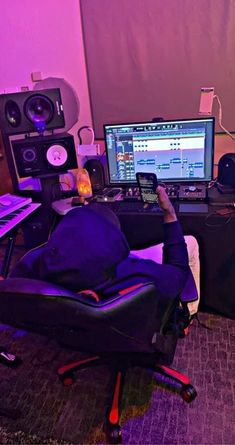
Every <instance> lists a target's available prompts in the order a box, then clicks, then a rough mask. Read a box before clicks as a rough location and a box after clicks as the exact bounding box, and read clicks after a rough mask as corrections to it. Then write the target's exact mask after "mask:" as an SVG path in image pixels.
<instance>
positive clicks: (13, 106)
mask: <svg viewBox="0 0 235 445" xmlns="http://www.w3.org/2000/svg"><path fill="white" fill-rule="evenodd" d="M5 117H6V120H7V122H8V123H9V124H10V125H11V126H12V127H14V128H16V127H19V125H20V123H21V113H20V109H19V107H18V105H17V103H16V102H15V101H14V100H8V101H7V102H6V104H5Z"/></svg>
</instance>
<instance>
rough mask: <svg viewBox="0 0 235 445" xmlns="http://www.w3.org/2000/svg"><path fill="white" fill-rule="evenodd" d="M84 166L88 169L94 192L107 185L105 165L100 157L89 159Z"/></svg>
mask: <svg viewBox="0 0 235 445" xmlns="http://www.w3.org/2000/svg"><path fill="white" fill-rule="evenodd" d="M83 167H84V168H85V169H86V170H87V171H88V174H89V177H90V181H91V187H92V191H93V193H99V192H100V191H101V190H103V188H104V185H105V175H104V167H103V165H102V163H101V161H99V160H98V159H89V160H88V161H86V162H85V164H84V165H83Z"/></svg>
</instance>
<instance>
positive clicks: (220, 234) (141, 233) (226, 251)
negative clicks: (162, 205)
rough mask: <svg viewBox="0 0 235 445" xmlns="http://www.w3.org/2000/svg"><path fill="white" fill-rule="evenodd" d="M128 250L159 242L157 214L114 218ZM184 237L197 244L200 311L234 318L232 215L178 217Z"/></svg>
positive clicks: (234, 235)
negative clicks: (122, 233)
mask: <svg viewBox="0 0 235 445" xmlns="http://www.w3.org/2000/svg"><path fill="white" fill-rule="evenodd" d="M118 216H119V219H120V222H121V227H122V230H123V232H124V233H125V235H126V237H127V239H128V242H129V244H130V247H131V249H134V248H135V249H138V248H139V249H142V248H144V247H148V246H151V245H154V244H156V243H158V242H161V241H162V217H161V216H160V215H146V214H144V215H138V218H137V216H136V215H133V214H125V215H124V214H120V215H118ZM178 219H179V221H180V222H181V225H182V228H183V232H184V234H185V235H193V236H195V238H196V239H197V241H198V244H199V252H200V264H201V278H200V288H201V301H200V309H202V310H206V309H208V310H210V309H211V310H214V311H216V312H218V313H220V314H222V315H225V316H227V317H230V318H235V212H233V214H232V215H230V216H219V215H216V214H215V207H212V206H211V207H209V212H208V213H207V214H205V213H194V214H191V213H181V214H178Z"/></svg>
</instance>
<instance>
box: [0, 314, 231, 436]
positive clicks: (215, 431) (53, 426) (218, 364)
mask: <svg viewBox="0 0 235 445" xmlns="http://www.w3.org/2000/svg"><path fill="white" fill-rule="evenodd" d="M199 319H200V320H201V322H203V323H205V324H206V325H207V326H208V327H209V328H210V330H209V329H206V328H204V327H202V326H201V325H200V324H198V322H197V321H194V323H193V325H192V326H191V328H190V333H189V335H188V336H187V337H186V338H185V339H183V340H179V341H178V345H177V350H176V354H175V358H174V363H173V366H174V367H175V368H176V369H178V370H179V371H181V372H184V373H186V374H188V375H189V376H190V378H191V381H192V384H193V385H194V386H195V388H196V390H197V392H198V397H197V398H196V399H195V400H194V401H193V402H192V403H191V404H187V403H186V402H184V401H183V400H182V399H181V397H180V396H179V394H178V393H177V388H172V389H170V388H169V385H167V384H166V383H167V382H165V381H163V380H161V381H158V379H156V375H153V374H152V373H151V372H148V371H147V370H143V369H139V368H134V369H131V370H129V371H128V373H127V376H126V384H125V387H124V403H123V410H122V416H121V426H122V433H123V443H124V444H146V445H147V444H152V445H154V444H156V445H160V444H168V445H183V444H195V445H198V444H202V445H207V444H211V445H212V444H213V445H229V444H234V443H235V435H234V418H235V416H234V398H235V397H234V368H233V365H234V362H233V361H232V360H234V334H235V322H234V321H233V320H229V319H226V318H222V317H220V316H216V315H212V314H205V313H201V314H199ZM0 344H1V345H4V346H5V347H6V348H8V350H9V351H11V352H12V353H14V354H16V355H18V356H20V357H21V358H22V360H23V363H22V365H21V366H20V367H18V368H17V369H10V368H7V367H5V366H3V365H0V378H1V384H0V389H1V403H0V410H1V409H2V408H4V407H7V408H14V409H16V410H19V411H20V417H19V418H18V419H9V418H7V417H4V416H1V417H0V422H1V428H0V443H2V444H52V445H54V444H56V445H57V444H104V443H105V436H104V434H103V429H102V426H103V420H104V414H105V411H106V407H107V401H108V396H109V390H108V389H109V377H110V375H109V370H108V368H106V367H105V366H103V367H100V368H99V367H97V368H93V369H90V370H83V371H80V372H79V373H77V375H76V382H75V383H74V385H72V386H70V387H64V386H63V385H62V383H61V382H60V381H59V379H58V377H57V368H58V367H59V366H61V365H62V364H64V363H68V362H70V361H71V360H74V359H76V360H77V359H78V358H81V357H84V355H82V354H79V353H75V352H73V351H69V350H67V349H63V348H61V347H60V346H59V345H57V344H56V343H54V342H53V341H51V340H50V341H49V340H48V339H46V338H44V337H41V336H39V335H36V334H32V333H26V332H24V331H19V330H16V329H13V328H11V327H8V326H1V330H0ZM159 382H160V383H159Z"/></svg>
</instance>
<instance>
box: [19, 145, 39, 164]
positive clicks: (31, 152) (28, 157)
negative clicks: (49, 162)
mask: <svg viewBox="0 0 235 445" xmlns="http://www.w3.org/2000/svg"><path fill="white" fill-rule="evenodd" d="M22 151H23V153H22V154H23V160H24V161H26V162H33V161H35V159H36V157H37V156H36V151H35V149H33V148H26V149H24V150H22Z"/></svg>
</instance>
